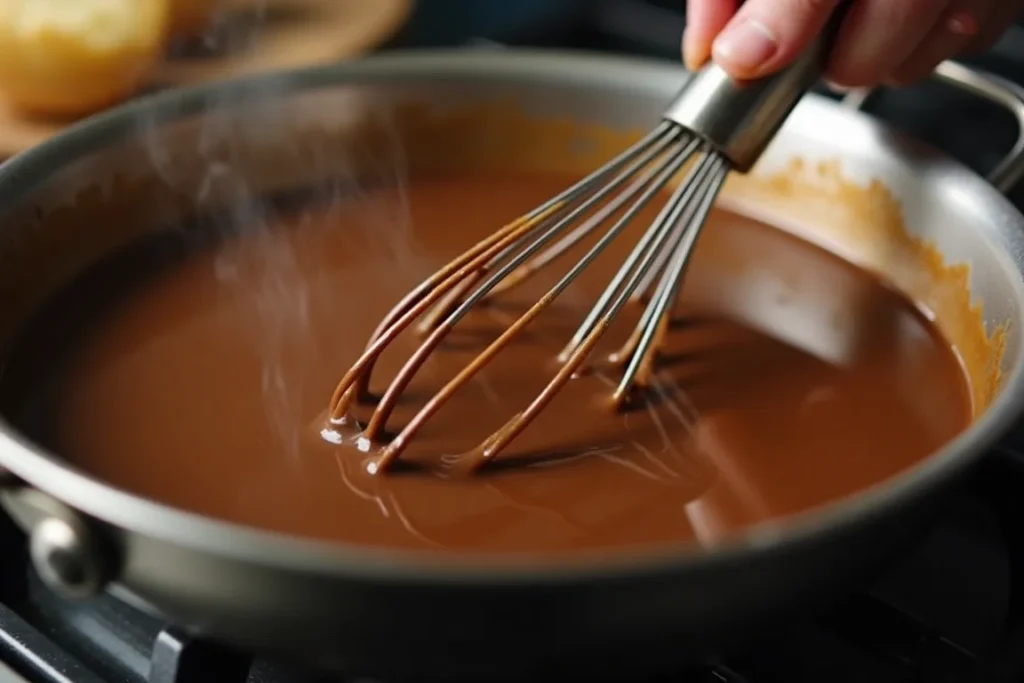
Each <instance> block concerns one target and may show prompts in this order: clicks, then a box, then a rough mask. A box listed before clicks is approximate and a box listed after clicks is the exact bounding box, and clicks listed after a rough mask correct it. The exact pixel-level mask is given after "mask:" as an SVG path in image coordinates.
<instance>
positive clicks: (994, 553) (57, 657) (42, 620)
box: [0, 0, 1024, 683]
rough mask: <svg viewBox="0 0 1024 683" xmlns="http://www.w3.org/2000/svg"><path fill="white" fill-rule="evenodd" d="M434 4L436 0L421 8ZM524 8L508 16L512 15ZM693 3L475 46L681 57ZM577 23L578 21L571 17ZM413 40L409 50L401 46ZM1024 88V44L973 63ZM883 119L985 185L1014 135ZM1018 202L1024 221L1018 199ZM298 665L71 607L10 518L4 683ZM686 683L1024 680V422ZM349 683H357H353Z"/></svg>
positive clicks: (1, 536)
mask: <svg viewBox="0 0 1024 683" xmlns="http://www.w3.org/2000/svg"><path fill="white" fill-rule="evenodd" d="M423 4H424V5H429V4H430V0H423ZM513 4H514V3H513ZM683 4H684V3H683V0H660V1H659V0H591V2H589V3H583V6H584V8H585V11H582V12H577V13H574V14H572V19H571V21H568V20H565V19H564V18H563V21H562V22H561V24H556V25H552V24H550V23H549V24H548V25H545V26H544V27H543V30H541V28H540V27H537V30H530V27H529V25H528V24H520V26H519V29H518V33H517V34H516V35H515V36H513V37H510V36H508V35H505V34H503V35H501V36H498V37H496V36H492V35H480V36H477V37H476V38H477V39H476V40H474V41H473V42H475V43H478V44H484V45H492V46H497V47H499V48H500V46H501V45H502V44H504V45H530V46H546V47H561V48H577V49H586V50H596V51H604V52H614V53H625V54H638V55H644V56H648V57H660V58H664V59H677V58H678V41H679V36H680V34H681V31H682V27H683V25H684V21H685V18H684V16H683V14H682V12H681V11H680V10H679V9H678V7H679V6H681V5H683ZM566 16H569V15H566ZM403 42H406V43H407V42H409V41H408V40H405V41H403V40H401V39H400V40H399V41H397V43H396V44H398V45H401V44H402V43H403ZM975 63H976V65H978V66H980V67H982V68H987V69H989V70H992V71H995V72H997V73H1000V74H1001V75H1004V76H1006V77H1008V78H1011V79H1013V80H1015V81H1017V82H1019V83H1024V29H1022V28H1016V29H1015V30H1014V31H1011V32H1010V33H1009V34H1008V35H1007V37H1006V38H1005V39H1004V40H1003V41H1002V42H1001V43H1000V44H999V45H998V46H997V47H996V49H994V50H993V52H992V53H991V54H989V55H986V56H984V57H982V58H979V59H977V60H975ZM871 111H872V113H875V114H877V115H879V116H882V117H884V118H886V119H888V120H890V121H892V122H893V123H894V124H895V125H897V126H899V127H901V128H903V129H905V130H907V131H908V132H910V133H912V134H913V135H915V136H917V137H919V138H922V139H924V140H926V141H929V142H931V143H932V144H934V145H936V146H938V147H940V148H942V149H944V150H945V151H947V152H948V153H950V154H952V155H954V156H956V157H958V158H960V159H962V160H964V162H965V163H967V164H968V165H970V166H971V167H973V168H975V169H977V170H979V171H984V170H985V169H987V168H990V167H991V166H992V165H993V164H994V163H995V162H996V161H998V159H999V156H1000V154H1001V151H1002V150H1006V149H1008V148H1009V146H1010V144H1011V143H1012V140H1013V137H1014V135H1015V134H1016V131H1015V130H1014V125H1013V122H1012V120H1010V119H1009V117H1007V116H1006V115H1005V114H1004V113H1003V112H1000V111H996V110H993V109H992V107H991V106H990V105H988V104H985V103H982V102H978V101H976V100H973V99H972V98H970V97H969V96H965V95H963V94H961V93H956V92H953V91H950V90H948V89H945V88H943V87H940V86H936V85H934V84H925V85H922V86H918V87H915V88H912V89H908V90H904V91H900V92H898V93H883V94H882V95H881V96H880V97H878V98H876V99H875V100H874V101H873V104H872V106H871ZM1012 199H1013V200H1014V202H1015V203H1016V204H1017V206H1019V207H1021V208H1022V209H1024V190H1021V191H1017V192H1015V193H1013V195H1012ZM329 680H331V679H325V678H323V677H318V676H317V675H315V674H312V673H309V672H305V671H302V670H301V668H298V667H296V666H294V665H288V664H284V663H279V662H274V661H268V660H265V659H263V658H261V657H259V656H252V655H251V654H248V653H242V652H236V651H233V650H231V649H229V648H226V647H223V646H221V645H218V644H216V643H210V642H203V641H198V640H193V639H190V638H189V637H188V636H187V635H185V634H183V633H182V632H181V631H180V630H178V629H177V628H175V627H174V625H172V624H168V623H163V622H161V621H159V620H156V619H154V618H152V617H150V616H148V615H145V614H142V613H140V612H137V611H135V610H134V609H132V608H130V607H127V606H125V605H123V604H121V603H119V602H118V601H116V600H114V599H113V598H110V597H101V598H98V599H95V600H92V601H89V602H85V603H67V602H64V601H62V600H60V599H58V598H57V597H55V596H54V595H53V594H51V593H50V592H49V591H48V590H47V589H46V588H45V587H43V586H42V584H41V583H40V581H39V580H38V579H37V578H36V577H35V576H34V575H33V574H32V571H31V570H30V569H29V563H28V561H27V551H26V548H25V543H24V539H23V538H22V536H21V535H20V534H19V533H17V532H16V530H15V529H14V527H13V525H12V524H11V523H10V522H9V520H7V519H6V518H4V517H2V516H0V681H3V682H6V681H12V682H16V683H22V682H25V683H314V682H316V683H328V681H329ZM672 680H674V681H679V682H680V683H712V682H714V683H853V682H857V683H863V682H870V683H968V682H969V683H998V682H1000V681H1018V680H1024V421H1022V423H1021V425H1020V427H1019V429H1018V430H1016V432H1015V433H1013V434H1011V435H1009V436H1008V437H1007V438H1006V439H1004V441H1003V443H1002V444H1001V445H1000V446H999V447H997V448H995V449H993V451H992V453H991V454H990V456H989V457H988V458H987V460H986V461H985V462H984V463H983V464H982V465H981V466H980V467H979V468H978V470H977V472H976V473H975V474H974V475H973V476H972V477H971V479H970V480H969V481H967V482H965V484H964V486H963V487H962V489H961V490H960V491H958V492H957V493H955V494H954V495H952V496H951V497H950V498H949V500H948V501H947V504H946V505H945V508H944V511H943V513H942V515H941V517H940V519H939V520H938V521H937V523H936V525H935V526H934V528H933V529H932V531H931V532H930V534H929V535H928V536H926V537H925V538H923V539H921V541H920V542H919V544H918V545H916V546H915V547H912V548H908V549H907V550H906V553H905V555H904V556H903V557H902V558H901V559H900V560H898V561H897V562H896V563H895V564H893V565H892V566H890V567H889V568H888V569H887V570H886V571H885V572H884V573H883V574H882V575H881V576H879V577H877V579H876V580H875V581H874V582H873V583H872V584H871V585H869V586H866V587H865V588H864V589H863V590H862V591H861V592H860V593H858V594H856V595H854V596H852V597H850V598H849V599H847V600H845V601H844V602H843V603H841V604H839V605H837V606H835V607H834V608H832V609H830V610H829V611H827V612H825V613H823V614H820V615H817V616H815V617H813V618H807V619H805V620H804V621H800V622H797V623H792V624H786V625H783V626H781V627H780V628H778V629H776V630H775V631H774V632H773V633H772V634H771V635H769V636H766V637H765V639H764V640H763V641H761V642H759V643H758V644H757V645H756V646H755V647H753V648H752V649H750V650H749V651H746V652H737V653H728V654H724V655H723V656H722V657H721V658H720V659H719V660H718V661H714V662H709V663H708V664H707V665H706V666H705V667H703V668H701V669H697V670H681V671H680V672H679V673H678V675H676V676H674V677H672ZM346 683H347V682H346Z"/></svg>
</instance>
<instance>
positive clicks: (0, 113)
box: [0, 0, 412, 159]
mask: <svg viewBox="0 0 1024 683" xmlns="http://www.w3.org/2000/svg"><path fill="white" fill-rule="evenodd" d="M411 9H412V0H272V2H270V3H269V9H268V11H267V12H266V15H265V16H264V17H263V23H262V24H261V26H260V29H259V34H258V37H257V38H256V41H255V45H254V47H253V49H250V50H244V49H240V50H238V51H236V52H234V53H231V54H219V55H213V54H200V52H201V51H197V50H188V51H181V50H178V49H176V48H175V49H173V50H172V53H173V54H175V56H173V57H169V58H168V60H167V61H166V62H165V63H164V64H163V65H161V66H160V67H159V68H158V69H157V70H156V71H155V72H154V74H153V76H152V78H151V79H150V84H149V88H148V90H149V91H154V90H161V89H165V88H170V87H177V86H182V85H190V84H197V83H207V82H210V81H217V80H223V79H228V78H233V77H237V76H244V75H249V74H256V73H263V72H268V71H276V70H282V69H291V68H297V67H303V66H310V65H314V64H323V63H326V62H333V61H339V60H343V59H346V58H351V57H355V56H358V55H360V54H363V53H365V52H367V51H369V50H371V49H372V48H374V47H376V46H377V45H379V44H380V43H382V42H384V41H385V40H387V39H388V38H390V37H391V36H392V35H393V34H394V33H396V32H397V31H398V29H399V28H401V26H402V24H403V23H404V22H405V20H406V19H407V18H408V16H409V13H410V11H411ZM70 123H72V122H64V121H61V122H56V121H45V120H33V119H31V118H26V117H25V116H24V115H23V114H21V113H19V112H17V111H15V110H14V109H12V108H11V107H9V106H7V105H6V104H5V103H4V102H3V101H2V100H0V159H3V158H6V157H9V156H13V155H14V154H17V153H18V152H21V151H23V150H25V149H28V148H29V147H32V146H33V145H36V144H38V143H40V142H42V141H43V140H46V139H47V138H48V137H50V136H51V135H53V134H55V133H57V132H59V131H61V130H62V129H63V128H65V127H66V126H68V125H70Z"/></svg>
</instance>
